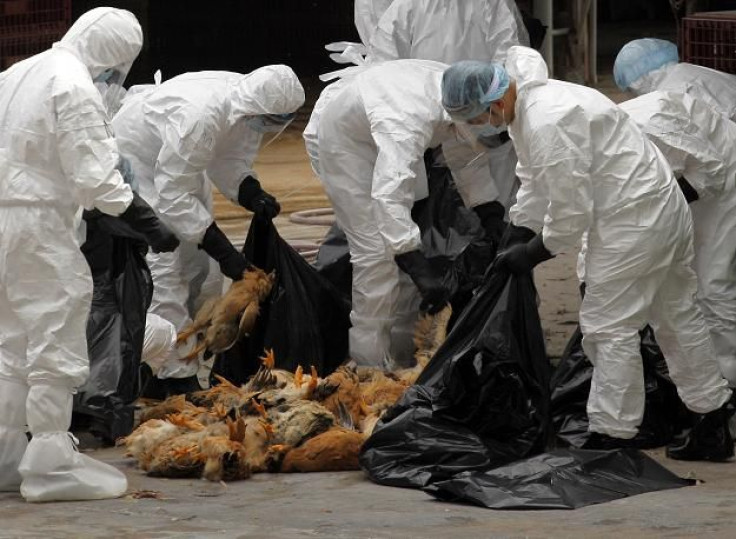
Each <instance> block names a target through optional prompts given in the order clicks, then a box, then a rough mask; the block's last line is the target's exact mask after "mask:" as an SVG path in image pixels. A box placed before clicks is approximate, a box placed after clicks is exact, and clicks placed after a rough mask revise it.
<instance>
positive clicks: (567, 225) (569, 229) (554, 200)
mask: <svg viewBox="0 0 736 539" xmlns="http://www.w3.org/2000/svg"><path fill="white" fill-rule="evenodd" d="M586 125H587V124H586ZM530 138H531V140H530V144H529V157H530V174H531V177H532V183H533V184H534V185H539V186H545V188H546V194H547V199H548V200H549V203H548V205H547V212H546V214H545V216H544V228H543V230H542V240H543V242H544V245H545V247H546V248H547V249H548V250H549V251H550V252H551V253H553V254H557V253H559V252H561V251H564V250H565V249H566V248H570V247H573V248H574V247H576V246H577V245H578V243H579V241H580V238H581V237H582V235H583V233H584V232H585V231H586V230H587V229H588V228H589V227H590V225H591V223H592V220H593V190H592V182H591V175H590V168H591V149H590V148H589V147H588V146H587V145H584V144H585V142H584V139H587V140H589V137H587V136H585V134H583V135H582V136H580V137H575V138H573V136H572V135H571V133H569V132H566V131H563V130H562V129H560V128H559V127H557V126H556V125H549V124H547V125H544V126H542V127H540V128H538V129H536V130H535V131H534V132H532V136H531V137H530ZM576 138H579V140H576ZM517 197H518V194H517Z"/></svg>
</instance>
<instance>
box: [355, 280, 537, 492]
mask: <svg viewBox="0 0 736 539" xmlns="http://www.w3.org/2000/svg"><path fill="white" fill-rule="evenodd" d="M549 374H550V367H549V362H548V360H547V357H546V355H545V351H544V339H543V336H542V329H541V326H540V323H539V315H538V313H537V306H536V290H535V288H534V284H533V282H532V279H531V276H529V275H526V276H518V277H517V276H509V275H507V274H505V273H503V274H502V273H494V274H491V276H490V278H489V279H488V281H487V282H486V284H484V285H483V287H482V288H480V289H479V290H478V292H477V294H476V295H475V297H474V298H473V299H472V300H471V302H470V304H469V305H468V306H467V308H466V309H465V310H464V311H463V313H462V314H461V315H460V318H459V319H458V320H457V323H456V325H455V327H454V328H453V330H452V331H451V332H450V334H449V335H448V337H447V340H446V341H445V343H444V344H443V345H442V346H441V347H440V349H439V350H438V351H437V353H436V354H435V356H434V358H432V360H431V361H430V363H429V364H428V365H427V367H426V368H425V370H424V371H423V373H422V374H421V376H420V377H419V379H418V380H417V383H416V385H415V386H414V387H412V388H411V389H410V390H409V391H407V392H406V393H404V395H403V397H402V398H401V399H400V400H399V402H398V403H397V405H396V406H394V407H392V408H391V409H390V410H389V411H388V412H387V413H386V415H385V416H384V417H383V418H382V420H381V421H380V422H379V424H378V425H377V426H376V428H375V430H374V432H373V435H372V436H371V437H370V438H369V439H368V440H367V441H366V443H365V444H364V445H363V449H362V451H361V455H360V463H361V466H362V467H363V469H364V470H366V472H367V473H368V475H369V476H370V477H371V479H373V480H374V481H376V482H377V483H381V484H387V485H394V486H403V487H424V486H426V485H427V484H429V483H430V482H434V481H438V480H444V479H449V478H451V477H453V476H454V475H456V474H457V473H459V472H460V471H463V470H472V469H478V470H482V469H489V468H493V467H497V466H501V465H504V464H507V463H509V462H513V461H516V460H518V459H520V458H523V457H526V456H528V455H534V454H536V453H539V452H540V451H543V450H544V448H545V447H546V445H547V440H548V435H549V417H548V410H549Z"/></svg>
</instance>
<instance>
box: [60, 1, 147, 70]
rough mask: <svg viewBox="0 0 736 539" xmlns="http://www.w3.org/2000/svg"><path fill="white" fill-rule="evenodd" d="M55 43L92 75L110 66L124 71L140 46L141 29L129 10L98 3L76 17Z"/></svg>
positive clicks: (139, 49)
mask: <svg viewBox="0 0 736 539" xmlns="http://www.w3.org/2000/svg"><path fill="white" fill-rule="evenodd" d="M54 46H55V47H61V48H63V49H66V50H68V51H70V52H72V53H73V54H74V55H75V56H76V57H77V58H79V60H81V61H82V63H83V64H84V65H86V66H87V69H89V73H90V75H91V77H92V78H93V79H94V78H95V77H96V76H97V75H99V74H100V73H101V72H103V71H104V70H105V69H108V68H111V67H112V68H115V69H116V70H118V71H120V72H121V73H122V74H123V75H127V74H128V71H130V66H131V65H132V64H133V62H134V61H135V59H136V58H137V57H138V53H139V52H140V51H141V47H142V46H143V32H142V30H141V25H140V24H139V23H138V20H137V19H136V18H135V16H134V15H133V14H132V13H130V12H129V11H125V10H124V9H114V8H109V7H99V8H95V9H92V10H90V11H88V12H86V13H85V14H83V15H82V16H81V17H79V19H77V20H76V22H75V23H74V24H73V25H72V27H71V28H70V29H69V31H68V32H67V33H66V34H65V35H64V37H63V38H61V41H59V42H58V43H56V44H54Z"/></svg>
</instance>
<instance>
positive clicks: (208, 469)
mask: <svg viewBox="0 0 736 539" xmlns="http://www.w3.org/2000/svg"><path fill="white" fill-rule="evenodd" d="M226 425H227V428H228V433H227V435H226V436H225V435H222V436H208V437H205V438H203V439H202V442H201V444H200V448H201V454H202V456H203V458H204V460H205V463H204V469H203V470H202V477H204V478H205V479H207V480H208V481H236V480H238V479H248V478H249V477H250V476H251V467H250V463H249V462H248V455H247V452H246V450H245V447H244V446H243V442H244V441H245V431H246V424H245V421H244V420H243V418H241V417H239V418H238V419H237V420H235V421H233V420H231V419H229V418H228V420H227V422H226Z"/></svg>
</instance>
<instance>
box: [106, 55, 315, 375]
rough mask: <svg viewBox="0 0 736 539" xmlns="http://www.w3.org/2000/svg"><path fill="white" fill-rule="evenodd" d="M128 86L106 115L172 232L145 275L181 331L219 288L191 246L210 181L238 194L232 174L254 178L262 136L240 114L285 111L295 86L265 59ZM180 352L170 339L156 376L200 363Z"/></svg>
mask: <svg viewBox="0 0 736 539" xmlns="http://www.w3.org/2000/svg"><path fill="white" fill-rule="evenodd" d="M130 94H131V95H130V97H129V98H127V99H126V100H125V101H124V103H123V106H122V108H121V109H120V111H119V112H118V113H117V114H116V115H115V118H114V119H113V126H114V128H115V134H116V138H117V140H118V145H119V147H120V151H121V153H123V154H124V155H126V156H127V157H128V158H129V159H130V162H131V166H132V168H133V172H134V174H135V177H136V179H137V180H138V183H139V186H140V195H141V196H142V197H143V199H144V200H145V201H146V202H148V203H149V204H150V205H151V206H152V207H153V208H154V210H155V211H156V213H157V214H158V216H159V217H160V218H161V219H162V220H163V221H164V222H165V223H166V224H167V225H168V226H169V227H170V228H171V229H172V230H173V231H174V233H175V234H176V235H177V236H178V237H179V239H180V240H181V244H180V246H179V248H178V249H177V250H176V251H175V252H173V253H160V254H153V253H149V255H148V257H147V261H148V265H149V267H150V269H151V275H152V277H153V285H154V292H153V301H152V303H151V307H150V309H149V311H150V312H151V313H154V314H156V315H158V316H160V317H162V318H163V319H165V320H168V321H169V322H171V323H172V324H173V325H174V326H175V328H176V330H177V331H181V330H182V329H183V328H184V327H185V326H186V325H188V324H189V323H190V322H191V320H192V317H193V315H194V314H195V313H196V310H197V308H198V307H199V306H200V305H201V304H202V303H203V302H204V301H205V300H206V299H208V298H209V297H213V296H218V295H220V294H221V293H222V286H223V276H222V273H221V272H220V270H219V267H218V266H217V264H216V263H215V261H214V260H212V259H210V257H209V256H208V255H207V254H206V253H205V252H204V251H203V250H200V249H199V248H198V245H199V243H200V242H201V241H202V238H203V236H204V233H205V231H206V230H207V227H209V226H210V225H211V224H212V222H213V220H214V215H213V208H212V185H211V183H210V182H212V183H214V184H215V185H216V186H217V188H218V189H219V190H220V191H221V192H222V194H223V195H225V196H226V197H227V198H229V199H230V200H232V201H237V198H238V187H239V186H240V182H241V181H242V180H243V179H244V178H245V177H246V176H252V177H254V178H257V174H256V173H255V172H254V170H253V161H254V159H255V157H256V154H257V152H258V149H259V147H260V144H261V140H262V134H261V133H258V132H257V131H255V130H253V129H251V128H250V127H249V126H248V123H247V121H246V120H247V119H248V118H249V117H252V116H256V115H262V114H287V113H292V112H294V111H295V110H296V109H298V108H299V107H300V106H301V105H302V104H303V103H304V90H303V88H302V86H301V84H300V83H299V80H298V79H297V77H296V75H295V74H294V72H293V71H292V70H291V68H289V67H287V66H284V65H272V66H266V67H262V68H259V69H257V70H255V71H253V72H252V73H249V74H247V75H241V74H238V73H230V72H225V71H203V72H197V73H187V74H184V75H179V76H177V77H174V78H172V79H170V80H168V81H166V82H164V83H162V84H160V85H156V86H152V87H150V88H146V89H143V90H140V91H139V90H136V89H135V88H133V89H131V92H130ZM192 344H193V343H190V346H191V345H192ZM187 352H188V348H177V349H174V350H173V351H172V355H171V357H170V358H169V360H167V361H166V362H165V363H164V365H163V366H162V367H161V370H160V371H159V373H158V376H159V378H187V377H190V376H194V375H195V374H196V373H197V370H198V368H199V364H198V363H197V362H183V361H180V360H179V357H182V356H184V355H186V354H187Z"/></svg>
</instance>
